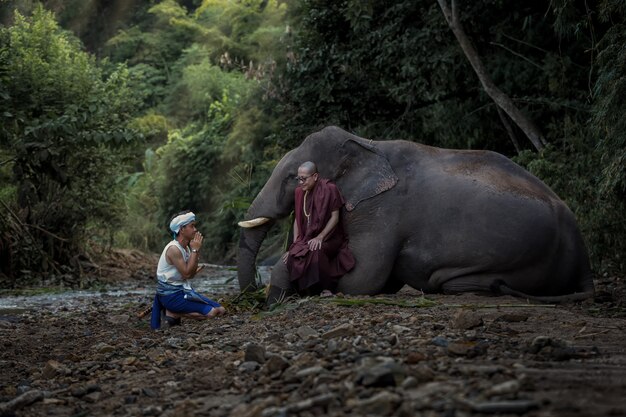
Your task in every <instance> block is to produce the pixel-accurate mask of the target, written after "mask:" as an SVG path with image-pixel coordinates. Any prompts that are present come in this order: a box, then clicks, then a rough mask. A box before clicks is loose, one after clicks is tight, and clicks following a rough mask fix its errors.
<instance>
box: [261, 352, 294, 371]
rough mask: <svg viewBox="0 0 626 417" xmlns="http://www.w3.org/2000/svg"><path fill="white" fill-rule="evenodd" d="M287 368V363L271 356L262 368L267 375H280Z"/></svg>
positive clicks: (278, 357) (276, 356)
mask: <svg viewBox="0 0 626 417" xmlns="http://www.w3.org/2000/svg"><path fill="white" fill-rule="evenodd" d="M288 367H289V361H287V359H285V358H283V357H282V356H280V355H271V356H270V357H269V358H268V359H267V361H266V362H265V365H264V366H263V368H264V370H265V372H266V373H267V374H269V375H274V374H276V373H280V372H282V371H284V370H285V369H287V368H288Z"/></svg>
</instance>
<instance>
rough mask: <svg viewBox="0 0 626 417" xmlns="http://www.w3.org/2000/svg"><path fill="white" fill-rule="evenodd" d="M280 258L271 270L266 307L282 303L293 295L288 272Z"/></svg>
mask: <svg viewBox="0 0 626 417" xmlns="http://www.w3.org/2000/svg"><path fill="white" fill-rule="evenodd" d="M283 256H284V255H283ZM282 258H283V257H281V259H279V260H278V262H276V265H274V267H273V268H272V275H271V276H270V288H269V290H268V293H267V300H266V304H267V305H268V306H270V305H272V304H276V303H279V302H282V301H283V300H284V299H285V298H287V297H289V296H291V295H293V294H295V290H294V289H293V287H292V285H291V282H290V280H289V270H288V269H287V265H286V264H285V262H284V261H283V259H282Z"/></svg>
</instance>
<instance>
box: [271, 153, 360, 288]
mask: <svg viewBox="0 0 626 417" xmlns="http://www.w3.org/2000/svg"><path fill="white" fill-rule="evenodd" d="M296 179H297V180H298V183H299V185H300V186H299V187H297V188H296V190H295V199H296V201H295V216H296V218H295V221H294V223H293V243H292V244H291V246H290V247H289V250H288V251H287V253H285V255H284V256H283V262H285V263H286V265H287V270H288V271H289V279H290V281H291V284H292V287H293V288H294V289H295V290H296V291H297V292H298V293H299V294H300V295H318V294H321V295H322V296H328V295H332V294H333V293H335V292H336V291H337V283H338V281H339V278H341V277H342V276H343V275H344V274H345V273H346V272H348V271H350V270H351V269H352V268H354V263H355V261H354V256H353V255H352V252H351V251H350V249H349V248H348V236H347V234H346V233H345V232H344V230H343V226H342V223H341V222H340V219H339V212H340V209H341V207H342V206H343V205H344V200H343V197H342V196H341V193H340V192H339V190H338V189H337V187H336V186H335V184H333V183H332V182H330V181H329V180H327V179H324V178H321V177H320V175H319V173H318V172H317V166H316V165H315V163H313V162H310V161H308V162H305V163H303V164H302V165H300V167H299V168H298V176H297V177H296Z"/></svg>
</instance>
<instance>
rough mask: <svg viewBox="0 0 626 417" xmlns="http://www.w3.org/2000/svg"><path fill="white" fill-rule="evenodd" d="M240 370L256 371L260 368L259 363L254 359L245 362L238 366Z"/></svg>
mask: <svg viewBox="0 0 626 417" xmlns="http://www.w3.org/2000/svg"><path fill="white" fill-rule="evenodd" d="M237 369H238V370H239V372H254V371H256V370H257V369H259V363H258V362H254V361H248V362H244V363H242V364H241V365H239V367H238V368H237Z"/></svg>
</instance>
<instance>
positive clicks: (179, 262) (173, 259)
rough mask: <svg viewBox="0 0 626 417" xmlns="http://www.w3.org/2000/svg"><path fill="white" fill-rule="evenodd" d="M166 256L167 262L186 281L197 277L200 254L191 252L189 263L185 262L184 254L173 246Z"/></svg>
mask: <svg viewBox="0 0 626 417" xmlns="http://www.w3.org/2000/svg"><path fill="white" fill-rule="evenodd" d="M166 255H167V261H168V262H169V263H170V264H171V265H174V266H175V267H176V269H178V272H180V274H181V275H182V276H183V278H184V279H191V278H193V277H194V275H196V272H197V271H198V258H199V257H200V256H199V255H198V252H191V255H190V257H189V262H185V259H184V258H183V254H182V253H180V250H179V249H178V248H176V247H174V246H171V247H170V248H169V249H168V250H167V254H166Z"/></svg>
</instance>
